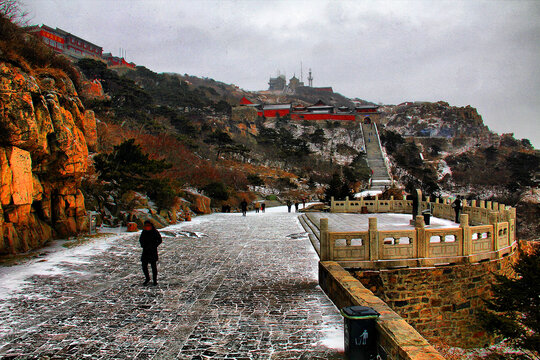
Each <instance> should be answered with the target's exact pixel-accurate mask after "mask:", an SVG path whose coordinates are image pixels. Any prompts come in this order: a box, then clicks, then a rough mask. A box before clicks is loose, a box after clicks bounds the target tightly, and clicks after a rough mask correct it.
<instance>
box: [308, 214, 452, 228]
mask: <svg viewBox="0 0 540 360" xmlns="http://www.w3.org/2000/svg"><path fill="white" fill-rule="evenodd" d="M306 215H307V217H309V219H310V220H311V222H312V223H313V224H314V225H315V226H316V227H317V228H319V226H320V219H321V218H327V219H328V230H329V231H336V232H339V231H367V230H368V224H369V220H368V219H369V218H371V217H374V218H377V229H379V230H413V229H414V226H412V225H410V224H409V221H410V220H411V219H412V215H410V214H387V213H381V214H346V213H318V212H313V213H306ZM449 227H459V224H456V223H455V222H453V221H451V220H446V219H440V218H436V217H433V216H432V217H431V221H430V225H426V229H437V228H449Z"/></svg>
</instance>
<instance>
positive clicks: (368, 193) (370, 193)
mask: <svg viewBox="0 0 540 360" xmlns="http://www.w3.org/2000/svg"><path fill="white" fill-rule="evenodd" d="M379 194H382V190H364V191H360V192H359V193H356V194H354V197H355V199H359V198H363V197H366V196H375V195H379Z"/></svg>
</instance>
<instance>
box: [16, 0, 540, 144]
mask: <svg viewBox="0 0 540 360" xmlns="http://www.w3.org/2000/svg"><path fill="white" fill-rule="evenodd" d="M23 2H24V3H25V4H26V8H27V9H28V10H29V11H30V12H31V16H32V21H31V22H32V23H38V24H43V23H44V24H47V25H49V26H52V27H60V28H62V29H64V30H66V31H69V32H71V33H73V34H76V35H78V36H80V37H82V38H85V39H87V40H88V41H91V42H93V43H95V44H97V45H99V46H102V47H103V49H104V52H112V53H113V54H115V55H118V54H119V48H123V49H125V50H126V51H127V60H128V61H133V62H135V63H137V64H139V65H144V66H146V67H148V68H149V69H151V70H154V71H157V72H177V73H181V74H184V73H187V74H191V75H197V76H207V77H211V78H214V79H216V80H220V81H223V82H226V83H234V84H236V85H238V86H240V87H241V88H244V89H246V90H263V89H266V88H267V87H268V85H267V82H268V78H269V77H270V76H275V75H276V74H277V71H278V70H279V71H281V73H285V74H286V75H287V77H288V78H289V77H291V76H292V75H293V74H294V73H296V75H297V77H300V62H301V61H302V62H303V65H304V66H303V67H304V80H305V78H306V77H307V75H306V73H307V69H308V68H311V69H312V71H313V77H314V81H313V84H314V86H333V88H334V90H335V91H337V92H340V93H342V94H343V95H345V96H348V97H359V98H361V99H365V100H369V101H374V102H377V103H379V102H381V103H384V104H397V103H401V102H404V101H439V100H444V101H448V102H449V103H450V104H451V105H456V106H465V105H471V106H473V107H476V108H477V109H478V111H479V113H480V114H481V115H482V116H483V118H484V123H485V124H486V125H488V126H489V127H490V129H492V130H494V131H496V132H499V133H506V132H513V133H515V135H516V137H517V138H528V139H530V140H531V141H532V142H533V144H534V145H535V147H536V148H538V147H540V119H539V115H538V114H540V101H539V100H540V72H539V68H540V66H539V57H540V1H473V0H470V1H257V0H244V1H232V0H230V1H204V0H200V1H195V0H193V1H173V0H169V1H165V0H151V1H150V0H131V1H128V0H23Z"/></svg>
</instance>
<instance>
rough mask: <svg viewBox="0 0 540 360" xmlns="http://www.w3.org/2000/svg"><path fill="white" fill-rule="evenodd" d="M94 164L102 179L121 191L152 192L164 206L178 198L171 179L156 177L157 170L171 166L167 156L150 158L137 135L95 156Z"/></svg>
mask: <svg viewBox="0 0 540 360" xmlns="http://www.w3.org/2000/svg"><path fill="white" fill-rule="evenodd" d="M94 167H95V169H96V171H97V172H98V174H99V179H101V180H104V181H107V182H109V183H110V184H111V188H112V189H115V188H118V190H119V191H120V193H125V192H126V191H131V190H134V191H139V192H143V193H146V194H148V195H149V196H150V197H151V198H152V199H153V200H154V201H156V203H157V204H158V205H159V206H160V207H168V206H170V205H171V202H172V200H173V198H174V195H173V193H174V191H173V190H172V186H171V183H170V181H169V180H166V179H156V178H155V176H156V175H157V174H160V173H162V172H163V171H164V170H166V169H169V168H171V164H168V163H167V162H165V161H164V160H153V159H150V158H149V156H148V154H146V153H144V152H143V151H142V148H141V146H140V145H137V144H135V139H129V140H126V141H124V142H123V143H121V144H120V145H116V146H115V147H114V149H113V151H112V152H111V153H109V154H106V153H101V154H98V155H96V156H95V157H94Z"/></svg>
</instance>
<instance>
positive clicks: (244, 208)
mask: <svg viewBox="0 0 540 360" xmlns="http://www.w3.org/2000/svg"><path fill="white" fill-rule="evenodd" d="M247 207H248V203H247V201H246V199H244V200H242V202H241V203H240V208H242V216H246V213H247Z"/></svg>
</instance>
